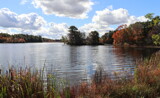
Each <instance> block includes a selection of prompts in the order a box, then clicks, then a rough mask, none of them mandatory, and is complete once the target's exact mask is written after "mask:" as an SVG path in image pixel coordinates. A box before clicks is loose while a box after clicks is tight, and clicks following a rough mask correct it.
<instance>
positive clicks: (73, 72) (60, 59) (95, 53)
mask: <svg viewBox="0 0 160 98" xmlns="http://www.w3.org/2000/svg"><path fill="white" fill-rule="evenodd" d="M156 51H158V49H152V48H115V47H113V46H107V45H106V46H68V45H64V44H63V43H26V44H0V54H1V55H0V65H1V68H2V69H7V68H8V66H9V65H10V66H11V65H14V66H17V67H20V66H23V67H24V66H28V67H34V68H37V69H40V68H42V67H43V66H44V65H45V69H46V72H49V73H53V74H55V75H57V76H58V77H60V78H66V79H68V80H71V81H72V83H75V82H78V81H79V82H80V81H84V80H89V79H90V78H91V76H92V75H93V74H94V73H95V70H96V69H97V68H98V67H99V66H100V67H102V68H103V70H104V71H107V73H108V74H113V73H114V72H124V71H128V72H129V73H133V71H134V68H135V64H134V62H135V61H136V60H137V59H141V58H144V57H150V55H151V54H152V53H154V52H156Z"/></svg>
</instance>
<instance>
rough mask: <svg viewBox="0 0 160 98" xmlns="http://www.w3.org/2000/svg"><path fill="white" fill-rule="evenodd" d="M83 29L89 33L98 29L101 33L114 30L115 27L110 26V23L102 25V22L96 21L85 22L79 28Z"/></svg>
mask: <svg viewBox="0 0 160 98" xmlns="http://www.w3.org/2000/svg"><path fill="white" fill-rule="evenodd" d="M79 29H80V30H81V31H83V32H86V33H87V34H88V33H90V32H91V31H98V32H99V33H100V35H102V34H104V33H106V32H108V31H111V30H114V29H113V28H111V27H109V26H108V25H101V24H96V23H89V24H85V25H83V26H82V27H80V28H79Z"/></svg>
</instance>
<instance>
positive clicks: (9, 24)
mask: <svg viewBox="0 0 160 98" xmlns="http://www.w3.org/2000/svg"><path fill="white" fill-rule="evenodd" d="M0 19H1V21H0V26H1V27H6V28H22V29H34V30H37V29H40V28H41V27H42V26H44V25H45V24H46V21H45V20H44V19H43V17H41V16H39V15H38V14H36V13H29V14H21V15H18V14H16V13H14V12H12V11H10V10H9V9H7V8H2V9H0Z"/></svg>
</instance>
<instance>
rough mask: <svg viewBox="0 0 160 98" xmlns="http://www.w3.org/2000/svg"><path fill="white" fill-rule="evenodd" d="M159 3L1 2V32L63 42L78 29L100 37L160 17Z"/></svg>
mask: <svg viewBox="0 0 160 98" xmlns="http://www.w3.org/2000/svg"><path fill="white" fill-rule="evenodd" d="M159 4H160V1H159V0H0V32H3V33H6V32H7V33H10V34H17V33H23V34H33V35H41V36H43V37H47V38H53V39H59V38H61V36H62V35H66V34H67V33H68V27H69V26H71V25H75V26H76V27H78V28H79V30H80V31H82V32H86V33H89V32H90V31H93V30H97V31H98V32H99V33H100V35H102V34H104V33H105V32H107V31H109V30H113V29H116V27H117V26H118V25H121V24H131V23H134V22H137V21H146V20H147V19H146V18H145V17H144V15H146V14H147V13H155V15H160V6H159Z"/></svg>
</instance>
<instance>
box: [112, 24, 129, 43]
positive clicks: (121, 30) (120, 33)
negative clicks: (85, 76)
mask: <svg viewBox="0 0 160 98" xmlns="http://www.w3.org/2000/svg"><path fill="white" fill-rule="evenodd" d="M112 38H113V39H114V42H113V44H114V45H123V44H124V43H125V42H126V43H127V42H129V39H130V38H129V33H128V28H127V25H120V26H119V27H118V28H117V29H116V32H115V33H114V34H113V36H112Z"/></svg>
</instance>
